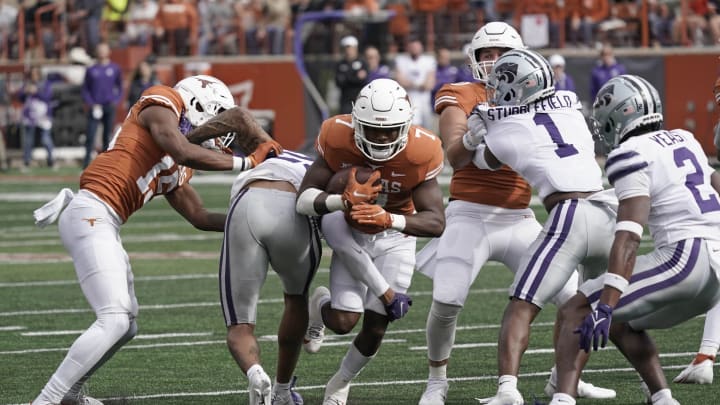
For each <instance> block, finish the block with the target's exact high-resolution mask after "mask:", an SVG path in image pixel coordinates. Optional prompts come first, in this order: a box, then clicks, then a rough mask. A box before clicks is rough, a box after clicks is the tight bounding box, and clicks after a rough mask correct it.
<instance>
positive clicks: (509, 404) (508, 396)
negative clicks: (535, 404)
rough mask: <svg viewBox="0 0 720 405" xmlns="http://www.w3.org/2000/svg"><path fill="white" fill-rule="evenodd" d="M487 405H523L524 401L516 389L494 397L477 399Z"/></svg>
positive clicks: (499, 393)
mask: <svg viewBox="0 0 720 405" xmlns="http://www.w3.org/2000/svg"><path fill="white" fill-rule="evenodd" d="M478 401H479V402H480V403H481V404H487V405H524V404H525V400H524V399H523V397H522V394H520V391H518V390H517V389H512V390H507V391H501V392H498V393H497V394H496V395H495V396H494V397H490V398H483V399H478Z"/></svg>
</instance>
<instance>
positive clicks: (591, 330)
mask: <svg viewBox="0 0 720 405" xmlns="http://www.w3.org/2000/svg"><path fill="white" fill-rule="evenodd" d="M612 311H613V310H612V307H611V306H609V305H607V304H603V303H598V305H597V307H596V308H595V310H594V311H592V312H590V313H589V314H587V316H586V317H585V319H583V321H582V324H580V327H578V328H577V329H575V330H574V331H573V333H578V334H580V348H581V349H583V350H584V351H585V353H589V352H590V343H591V342H592V346H593V350H595V351H597V349H598V344H600V347H605V345H606V344H607V341H608V336H610V322H611V321H612ZM601 339H602V342H601Z"/></svg>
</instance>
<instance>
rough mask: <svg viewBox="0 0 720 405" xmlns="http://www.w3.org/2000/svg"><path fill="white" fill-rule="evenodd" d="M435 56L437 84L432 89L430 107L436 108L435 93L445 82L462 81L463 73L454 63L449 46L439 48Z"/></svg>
mask: <svg viewBox="0 0 720 405" xmlns="http://www.w3.org/2000/svg"><path fill="white" fill-rule="evenodd" d="M435 58H436V60H437V70H435V86H433V88H432V90H431V91H430V107H431V108H432V109H433V111H434V109H435V93H437V91H438V90H440V87H442V86H443V85H444V84H445V83H457V82H461V81H463V80H462V75H461V74H460V69H458V68H457V67H456V66H454V65H453V64H452V59H451V58H450V50H449V49H447V48H438V49H437V51H435Z"/></svg>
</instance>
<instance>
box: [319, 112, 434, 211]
mask: <svg viewBox="0 0 720 405" xmlns="http://www.w3.org/2000/svg"><path fill="white" fill-rule="evenodd" d="M353 133H354V130H353V127H352V124H351V118H350V114H344V115H336V116H334V117H331V118H329V119H327V120H325V121H324V122H323V124H322V126H321V127H320V135H318V138H317V141H316V147H317V150H318V152H319V153H320V155H321V156H322V157H323V159H325V162H327V164H328V166H329V167H330V169H332V170H333V171H335V172H337V171H339V170H340V169H343V168H345V167H350V166H368V167H371V168H373V169H375V170H378V171H380V181H381V183H382V191H381V193H380V196H379V197H378V199H377V203H378V204H380V205H382V206H383V207H384V208H385V210H386V211H388V212H391V213H393V214H403V215H411V214H413V213H414V212H415V206H414V205H413V202H412V190H413V189H414V188H415V187H416V186H417V185H418V184H420V183H422V182H423V181H425V180H430V179H433V178H435V177H436V176H437V175H438V174H440V172H441V171H442V168H443V160H444V155H443V150H442V144H441V142H440V138H438V137H437V136H436V135H435V134H433V133H432V132H431V131H429V130H427V129H425V128H422V127H419V126H416V125H412V126H411V127H410V132H409V133H408V142H407V146H405V149H403V150H402V151H401V152H400V153H398V154H397V155H396V156H395V157H393V158H392V159H390V160H388V161H385V162H374V161H372V160H370V159H368V158H367V157H365V155H363V154H362V152H360V149H358V147H357V146H356V145H355V138H354V136H353Z"/></svg>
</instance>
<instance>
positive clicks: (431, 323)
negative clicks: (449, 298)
mask: <svg viewBox="0 0 720 405" xmlns="http://www.w3.org/2000/svg"><path fill="white" fill-rule="evenodd" d="M460 310H462V307H461V306H457V305H450V304H444V303H442V302H438V301H433V302H432V305H430V312H429V314H428V319H427V325H426V328H427V330H426V333H427V343H428V358H429V359H430V360H432V361H442V360H446V359H448V358H450V352H451V351H452V345H453V343H454V342H455V325H456V324H457V317H458V314H459V313H460Z"/></svg>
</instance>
